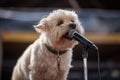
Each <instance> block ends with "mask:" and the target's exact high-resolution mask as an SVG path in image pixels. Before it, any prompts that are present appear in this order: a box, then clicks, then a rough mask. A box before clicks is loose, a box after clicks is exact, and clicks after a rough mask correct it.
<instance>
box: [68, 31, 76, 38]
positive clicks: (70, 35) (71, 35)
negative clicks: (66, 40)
mask: <svg viewBox="0 0 120 80" xmlns="http://www.w3.org/2000/svg"><path fill="white" fill-rule="evenodd" d="M75 32H76V30H75V29H71V30H70V31H69V32H68V36H69V37H70V38H73V34H74V33H75Z"/></svg>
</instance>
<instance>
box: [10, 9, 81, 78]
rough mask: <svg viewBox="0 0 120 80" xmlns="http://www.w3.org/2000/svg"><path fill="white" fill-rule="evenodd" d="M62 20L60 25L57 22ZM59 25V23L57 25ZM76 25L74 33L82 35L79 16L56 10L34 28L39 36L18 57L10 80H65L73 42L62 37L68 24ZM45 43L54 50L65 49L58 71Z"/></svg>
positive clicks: (70, 12) (69, 65)
mask: <svg viewBox="0 0 120 80" xmlns="http://www.w3.org/2000/svg"><path fill="white" fill-rule="evenodd" d="M60 21H62V22H61V23H59V22H60ZM58 23H59V24H58ZM72 23H74V24H76V28H75V29H76V30H77V31H78V32H79V33H83V28H82V26H81V25H80V22H79V20H78V16H77V14H76V13H75V12H74V11H68V10H61V9H59V10H55V11H53V12H52V13H50V15H49V16H48V17H47V18H43V19H42V20H41V21H40V22H39V24H38V25H36V26H35V29H36V31H37V32H38V33H40V37H39V38H38V39H37V40H36V41H35V42H34V43H33V44H31V45H30V46H29V47H28V48H27V49H26V51H25V52H24V53H23V55H22V56H21V57H20V58H19V60H18V62H17V64H16V66H15V67H14V70H13V75H12V80H66V79H67V75H68V72H69V69H70V67H71V61H72V48H73V47H74V46H75V45H76V44H77V42H76V41H75V40H68V39H66V38H65V37H64V35H65V34H66V33H67V32H68V31H69V30H70V27H69V25H70V24H72ZM45 44H47V45H48V46H50V47H52V48H54V49H56V50H58V51H59V50H67V52H66V53H64V54H62V55H60V58H61V61H60V66H59V67H60V69H58V67H57V64H58V62H57V59H56V55H55V54H53V53H52V52H50V51H49V50H48V49H47V48H46V46H45Z"/></svg>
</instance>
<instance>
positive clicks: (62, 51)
mask: <svg viewBox="0 0 120 80" xmlns="http://www.w3.org/2000/svg"><path fill="white" fill-rule="evenodd" d="M45 46H46V48H47V49H48V50H49V51H50V52H52V53H53V54H55V55H57V54H58V53H59V55H62V54H64V53H66V52H67V50H60V51H57V50H55V49H54V48H52V47H50V46H48V45H47V44H45Z"/></svg>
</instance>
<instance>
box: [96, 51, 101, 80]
mask: <svg viewBox="0 0 120 80" xmlns="http://www.w3.org/2000/svg"><path fill="white" fill-rule="evenodd" d="M96 53H97V68H98V77H99V80H101V69H100V54H99V51H98V50H96Z"/></svg>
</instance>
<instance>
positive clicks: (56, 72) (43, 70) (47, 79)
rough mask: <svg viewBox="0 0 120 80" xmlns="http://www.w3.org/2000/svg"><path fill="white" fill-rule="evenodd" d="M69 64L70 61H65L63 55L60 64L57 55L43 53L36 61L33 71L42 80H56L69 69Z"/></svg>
mask: <svg viewBox="0 0 120 80" xmlns="http://www.w3.org/2000/svg"><path fill="white" fill-rule="evenodd" d="M69 65H70V64H69V62H66V61H64V59H63V58H62V57H61V61H60V65H59V66H58V61H57V57H56V55H52V56H46V55H41V57H39V58H38V60H37V61H36V62H35V66H34V67H33V68H32V72H34V75H35V76H37V77H39V78H40V79H41V80H42V78H43V80H54V79H55V80H56V79H57V78H62V77H63V76H64V75H65V73H66V72H68V71H69V68H70V67H69ZM60 80H61V79H60Z"/></svg>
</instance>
